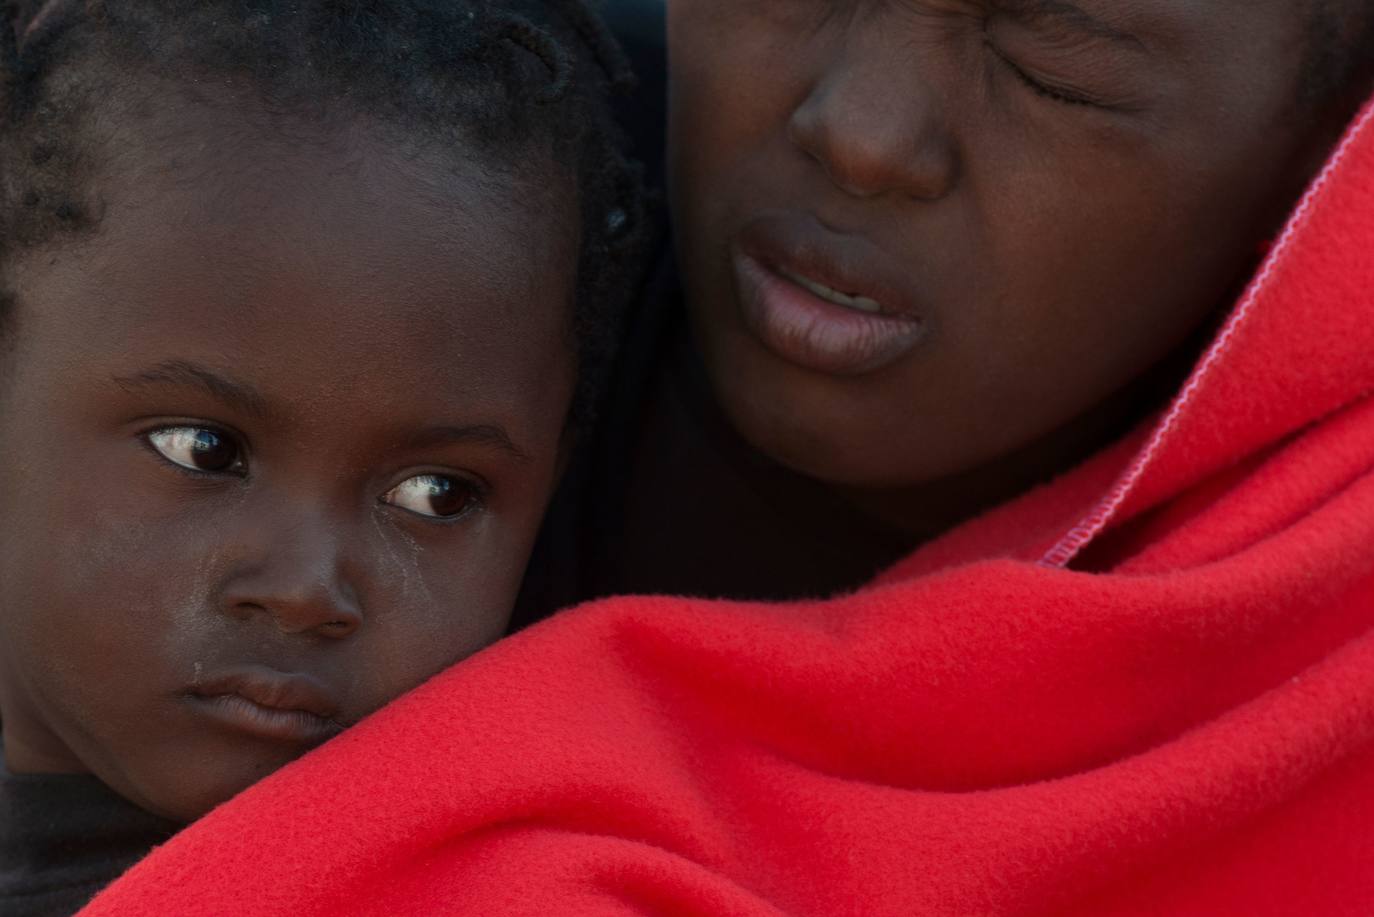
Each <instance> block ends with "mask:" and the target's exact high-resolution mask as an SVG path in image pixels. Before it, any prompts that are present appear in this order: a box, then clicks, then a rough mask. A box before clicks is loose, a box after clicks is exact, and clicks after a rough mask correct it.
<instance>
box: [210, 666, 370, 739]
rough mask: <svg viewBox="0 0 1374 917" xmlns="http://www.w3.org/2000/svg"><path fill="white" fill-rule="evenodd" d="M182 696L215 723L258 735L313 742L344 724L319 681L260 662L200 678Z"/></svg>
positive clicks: (326, 736) (337, 706)
mask: <svg viewBox="0 0 1374 917" xmlns="http://www.w3.org/2000/svg"><path fill="white" fill-rule="evenodd" d="M185 697H186V699H187V700H188V701H189V702H190V703H192V704H193V705H194V706H195V707H196V709H197V710H199V711H200V712H202V713H204V714H205V715H206V716H208V717H210V718H211V719H213V720H215V721H216V722H218V723H220V724H222V725H225V726H228V727H230V728H231V729H235V730H237V731H241V732H246V733H248V734H250V735H254V736H257V737H259V738H264V739H272V740H275V741H281V742H289V743H293V744H301V745H318V744H319V743H321V742H323V741H325V740H326V739H329V738H331V737H333V736H334V735H337V734H338V733H339V732H340V731H342V729H343V728H344V727H343V724H342V723H340V722H339V721H338V720H337V719H336V715H337V712H338V709H339V705H338V703H337V702H335V700H334V699H333V697H332V696H331V695H330V693H329V691H328V689H326V688H325V687H324V686H323V685H322V684H320V683H319V682H318V681H316V680H315V679H314V678H312V677H310V676H308V675H299V674H287V673H284V672H278V671H276V670H274V669H269V668H265V667H262V666H244V667H241V668H237V669H230V670H227V671H225V672H222V673H219V674H216V675H214V676H212V677H209V678H206V679H202V680H200V681H198V682H197V683H196V684H193V685H191V686H190V687H188V688H187V689H186V692H185Z"/></svg>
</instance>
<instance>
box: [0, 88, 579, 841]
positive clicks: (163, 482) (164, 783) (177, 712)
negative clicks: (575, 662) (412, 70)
mask: <svg viewBox="0 0 1374 917" xmlns="http://www.w3.org/2000/svg"><path fill="white" fill-rule="evenodd" d="M184 117H185V115H184V114H183V118H184ZM226 117H227V116H226V115H225V113H224V112H218V113H217V114H216V115H215V116H214V119H213V120H215V121H216V122H217V123H215V124H214V125H213V126H211V124H210V120H211V119H207V120H203V121H202V122H201V123H200V124H199V125H197V127H196V128H188V126H187V125H186V123H185V122H184V121H183V122H181V123H178V124H176V125H174V126H169V125H163V127H166V128H167V129H166V130H165V131H159V130H157V129H155V128H156V125H155V126H154V128H150V129H149V130H148V131H147V132H145V133H144V136H145V137H150V138H157V137H159V136H162V137H168V138H174V140H173V143H172V145H171V146H172V147H174V148H169V149H161V148H159V146H158V144H156V143H154V142H152V141H151V140H150V141H148V142H146V143H145V142H143V141H142V140H140V139H139V138H132V139H129V138H125V139H124V140H123V141H122V142H123V143H124V146H123V148H122V154H121V156H120V161H121V162H125V163H137V164H138V167H137V168H136V169H135V168H133V167H132V166H128V167H127V168H121V169H119V170H118V173H119V174H118V177H117V179H116V178H110V177H107V178H105V179H103V180H102V181H103V184H101V185H100V187H101V190H102V192H103V193H104V195H105V198H106V201H107V204H108V210H107V212H106V214H105V216H104V218H103V220H102V222H101V225H100V231H99V234H98V235H97V236H95V237H93V238H91V239H83V240H77V241H72V242H69V243H67V244H66V245H65V247H63V248H59V249H58V250H56V251H55V253H52V254H45V253H33V254H30V255H28V256H25V257H24V258H22V259H21V261H20V262H19V264H18V265H17V267H16V286H17V292H18V297H19V309H18V313H17V315H16V316H15V317H16V319H17V321H16V322H15V323H14V324H13V326H12V327H11V328H10V330H9V331H8V332H7V333H8V334H10V335H12V336H13V348H12V349H10V350H8V351H7V352H5V355H4V356H3V360H4V364H3V366H0V370H3V382H2V383H0V442H2V443H3V444H4V447H3V450H2V451H0V519H3V526H0V628H2V630H0V703H3V719H4V739H5V746H6V747H5V751H6V754H7V756H8V759H9V763H10V765H11V766H12V767H14V768H16V769H20V770H29V771H39V772H42V771H90V772H93V773H94V774H95V775H96V776H98V777H100V778H101V779H103V780H104V781H105V782H106V783H108V784H109V785H110V786H112V787H113V788H114V789H116V790H117V791H119V792H120V793H122V794H124V795H125V796H127V797H128V798H129V799H131V800H133V801H134V802H136V803H138V804H140V805H142V806H144V807H145V808H147V809H149V810H152V811H154V812H158V813H161V814H164V815H168V816H172V817H175V818H180V819H190V818H193V817H195V816H197V815H199V814H201V813H202V812H204V811H205V810H206V809H208V808H209V807H211V806H213V805H214V804H216V803H218V802H221V801H223V800H224V799H226V798H228V797H229V796H230V795H232V794H234V793H235V792H237V791H239V790H241V789H243V788H244V787H246V786H247V785H248V784H250V783H252V782H253V781H255V780H257V779H258V778H260V777H262V776H264V775H265V774H267V773H269V772H270V771H272V770H273V769H275V768H277V767H280V766H281V765H283V764H284V763H286V762H287V761H289V760H291V759H292V758H294V757H296V756H298V755H300V754H301V753H303V752H304V751H306V750H307V749H309V748H311V747H312V746H314V745H316V744H318V743H319V742H321V741H323V740H324V739H325V738H327V737H329V736H330V735H332V734H333V733H335V732H336V731H337V730H338V729H339V728H340V727H342V726H346V725H348V724H351V723H353V722H355V721H357V720H358V719H360V718H361V717H363V716H365V715H367V714H368V713H370V712H372V711H373V710H375V709H377V708H378V707H379V706H381V705H382V704H384V703H385V702H386V701H388V700H390V699H391V698H394V697H396V696H397V695H398V694H401V693H402V692H404V691H406V690H408V689H410V688H412V687H414V686H415V685H417V684H418V683H419V682H421V681H422V680H424V679H425V678H427V677H428V676H430V675H432V674H434V673H435V672H437V671H439V670H440V669H442V668H443V667H444V666H446V665H447V664H449V663H451V662H453V661H454V660H457V659H459V658H461V657H463V656H465V655H467V654H469V653H472V652H474V651H475V650H477V649H479V648H480V647H482V646H484V645H485V644H488V643H490V642H491V641H493V640H495V639H497V638H498V637H499V636H500V635H501V634H502V632H503V630H504V629H505V627H506V624H507V619H508V616H509V613H510V608H511V605H512V602H513V600H514V596H515V594H516V591H517V588H518V586H519V583H520V580H521V576H522V571H523V568H524V564H525V561H526V558H527V555H528V553H529V549H530V547H531V544H532V542H533V540H534V537H535V533H536V531H537V529H538V527H539V524H540V519H541V516H542V514H543V511H544V507H545V501H546V499H547V498H548V496H549V494H550V492H551V490H552V488H553V486H554V484H555V479H556V476H557V475H556V473H557V468H558V465H559V455H560V449H561V437H562V433H563V430H564V422H565V416H566V413H567V409H568V406H569V400H570V397H571V393H572V390H573V385H574V375H575V367H574V362H575V357H574V354H573V350H572V341H571V339H570V333H571V332H570V330H569V325H570V317H571V313H570V311H569V310H570V309H571V302H572V294H573V288H574V280H575V264H576V257H577V252H576V245H577V239H576V235H577V234H576V229H575V227H576V225H577V223H576V219H577V211H576V204H575V200H574V197H573V189H572V187H571V183H570V182H564V181H560V180H558V179H553V178H549V177H548V176H545V178H544V180H543V182H542V183H541V184H539V185H538V187H537V190H536V189H535V188H533V187H524V186H522V185H520V184H517V183H516V181H515V180H514V179H509V178H505V177H501V176H499V175H493V174H492V173H487V174H485V175H484V174H483V173H482V172H481V171H480V170H479V168H478V167H477V166H475V165H474V166H458V167H455V166H454V164H453V161H454V160H455V159H458V158H460V157H458V156H455V155H452V154H444V155H433V154H429V153H426V154H424V155H419V154H416V153H415V152H414V151H411V150H402V149H399V148H396V147H392V146H389V145H388V144H387V143H386V142H384V141H381V140H378V139H375V137H374V136H373V135H371V134H369V133H368V132H367V131H365V130H362V129H358V130H354V131H350V132H349V133H348V136H329V137H319V138H316V137H313V136H311V132H310V131H309V130H308V129H305V128H302V129H300V130H299V132H297V133H295V134H293V136H297V137H300V136H307V137H308V138H309V139H308V140H306V141H304V142H298V143H297V145H295V146H292V145H290V144H287V143H281V142H272V141H269V140H268V139H265V138H264V137H263V136H262V135H261V134H260V133H258V132H257V131H256V129H254V128H252V127H251V126H249V125H248V124H239V125H233V126H232V128H233V129H231V128H230V127H225V126H224V121H225V119H226ZM198 130H199V132H197V131H198ZM455 728H457V727H455Z"/></svg>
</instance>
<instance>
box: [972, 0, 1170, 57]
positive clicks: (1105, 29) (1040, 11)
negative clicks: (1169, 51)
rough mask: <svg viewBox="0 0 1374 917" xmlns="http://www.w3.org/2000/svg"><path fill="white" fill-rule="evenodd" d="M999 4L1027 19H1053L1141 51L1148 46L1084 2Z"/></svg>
mask: <svg viewBox="0 0 1374 917" xmlns="http://www.w3.org/2000/svg"><path fill="white" fill-rule="evenodd" d="M997 7H998V9H1000V10H1001V11H1002V12H1004V13H1006V14H1007V15H1009V16H1014V17H1016V18H1018V19H1022V20H1025V21H1026V22H1028V23H1032V24H1036V23H1039V24H1046V23H1051V22H1052V23H1054V24H1055V25H1058V26H1062V27H1066V28H1070V29H1074V30H1077V31H1079V32H1083V33H1084V34H1086V35H1091V36H1092V37H1094V38H1104V39H1106V40H1108V41H1112V42H1116V43H1118V44H1124V45H1129V46H1131V47H1133V48H1135V49H1136V50H1139V51H1143V50H1145V45H1144V44H1143V43H1142V42H1141V40H1140V39H1139V38H1137V37H1136V36H1134V35H1132V34H1131V33H1129V32H1123V31H1121V30H1120V29H1117V28H1114V27H1113V26H1110V25H1108V24H1107V23H1105V22H1103V21H1102V20H1101V19H1098V18H1097V17H1096V16H1093V15H1092V14H1091V13H1089V12H1088V11H1087V10H1085V9H1083V8H1082V7H1081V6H1078V5H1077V4H1075V3H1069V2H1068V0H999V2H998V4H997Z"/></svg>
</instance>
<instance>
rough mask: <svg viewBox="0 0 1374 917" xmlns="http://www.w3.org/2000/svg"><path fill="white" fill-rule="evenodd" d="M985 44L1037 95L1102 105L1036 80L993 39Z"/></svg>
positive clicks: (1065, 102)
mask: <svg viewBox="0 0 1374 917" xmlns="http://www.w3.org/2000/svg"><path fill="white" fill-rule="evenodd" d="M983 44H984V45H985V46H986V47H987V49H988V51H990V52H991V53H992V55H993V56H994V57H996V58H997V59H998V60H999V61H1001V63H1002V65H1003V66H1004V67H1006V68H1007V69H1008V70H1010V71H1011V72H1012V74H1013V75H1014V76H1015V77H1016V78H1017V79H1018V80H1020V81H1021V83H1022V84H1023V85H1024V86H1026V87H1027V88H1028V89H1030V90H1031V92H1034V93H1035V94H1036V95H1038V96H1042V97H1043V98H1046V99H1049V100H1051V101H1054V102H1058V103H1060V104H1061V105H1073V106H1075V107H1078V108H1098V107H1100V106H1099V105H1098V104H1097V103H1096V102H1094V101H1093V100H1092V99H1087V98H1083V97H1082V96H1075V95H1070V94H1069V93H1066V92H1063V91H1061V90H1058V89H1054V88H1051V87H1049V86H1046V85H1045V84H1044V83H1041V82H1040V81H1039V80H1036V79H1035V78H1034V77H1032V76H1031V75H1030V74H1029V73H1027V72H1026V71H1025V70H1022V69H1021V68H1020V67H1019V66H1017V65H1016V62H1015V61H1013V60H1012V59H1011V58H1009V57H1007V56H1006V55H1005V54H1003V53H1002V52H1001V51H999V50H998V49H997V46H996V45H994V44H993V43H992V41H991V40H985V41H984V42H983Z"/></svg>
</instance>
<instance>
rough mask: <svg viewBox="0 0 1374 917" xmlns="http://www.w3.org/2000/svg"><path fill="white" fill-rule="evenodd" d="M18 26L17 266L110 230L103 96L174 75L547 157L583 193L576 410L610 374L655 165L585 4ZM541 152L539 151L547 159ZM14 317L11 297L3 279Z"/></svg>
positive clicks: (254, 5)
mask: <svg viewBox="0 0 1374 917" xmlns="http://www.w3.org/2000/svg"><path fill="white" fill-rule="evenodd" d="M4 14H5V21H4V22H0V74H3V83H2V84H0V88H2V89H3V98H2V99H0V272H3V271H4V269H5V268H6V267H7V266H8V265H9V264H11V263H12V262H13V260H14V258H15V255H16V254H17V253H19V252H21V251H22V250H24V249H28V248H32V247H35V246H39V245H46V244H49V243H52V242H54V241H57V240H59V238H60V237H61V236H64V235H73V234H79V233H83V232H89V231H91V230H92V229H94V228H95V227H97V226H98V224H99V221H100V216H101V210H102V205H101V197H100V194H99V191H98V189H97V188H96V187H94V184H95V182H94V177H95V175H96V169H97V167H98V165H99V157H100V156H101V155H102V154H103V155H105V156H109V155H110V153H111V151H109V150H102V149H101V144H100V142H99V140H98V139H97V131H96V129H95V124H96V121H97V118H98V117H99V116H102V115H103V116H104V117H105V118H111V117H113V118H118V117H119V116H120V112H118V111H115V112H103V111H101V106H102V104H109V103H110V102H111V101H112V100H114V99H119V100H120V102H121V103H123V104H126V105H127V104H129V102H130V100H131V99H136V98H138V95H137V89H135V93H134V94H133V95H130V94H125V95H124V96H123V97H121V96H119V95H117V93H118V91H119V89H120V87H121V85H128V84H130V83H134V82H137V81H139V80H149V79H152V80H156V79H169V80H171V81H173V82H179V83H182V84H184V85H185V87H186V88H187V90H188V91H196V92H198V93H199V94H200V95H201V96H207V95H208V96H213V93H212V92H207V91H206V88H205V87H207V86H219V87H224V89H227V91H228V92H230V93H233V94H238V95H240V96H247V97H250V98H252V99H253V100H255V101H256V102H257V103H258V104H260V105H263V106H265V108H266V110H267V111H269V112H274V113H275V112H284V113H286V114H288V115H291V116H294V117H303V118H306V119H311V120H317V121H328V120H330V119H334V118H340V117H342V118H347V117H350V116H356V115H359V114H362V115H365V116H368V117H370V118H372V119H375V121H376V122H377V123H378V124H379V125H381V126H382V127H383V128H384V129H388V130H395V131H396V132H397V134H398V137H399V138H401V139H409V138H417V139H422V140H426V141H431V142H434V143H437V144H439V145H441V146H447V147H453V148H455V149H456V150H457V153H456V155H459V156H468V157H474V156H475V157H477V158H478V159H479V162H480V165H481V167H482V168H483V169H485V170H487V171H489V172H492V173H498V174H499V173H510V174H518V173H519V172H520V164H521V163H522V162H525V161H528V160H529V159H530V158H531V157H530V156H529V155H528V154H530V153H534V152H546V153H547V156H548V158H549V160H550V161H554V162H558V163H560V164H563V165H565V166H566V167H567V169H568V171H569V173H571V175H572V177H574V178H575V180H576V182H577V190H578V194H579V198H580V201H581V209H582V215H581V216H582V219H581V222H582V226H581V254H580V262H579V270H578V290H577V306H576V315H575V319H574V330H575V333H576V337H577V347H578V357H579V395H578V398H577V399H576V402H575V405H574V416H575V418H578V419H582V418H583V417H584V415H585V413H586V412H587V410H588V409H589V406H590V404H591V403H592V400H593V397H592V396H593V393H594V391H595V389H596V387H597V384H598V382H599V381H600V379H601V378H602V376H603V374H604V369H605V366H606V364H607V363H608V361H609V355H610V352H611V350H612V349H613V348H612V345H613V343H614V336H615V328H616V327H617V325H618V321H617V318H618V312H619V308H620V306H622V305H623V304H624V302H625V301H626V299H627V297H628V296H629V294H630V292H631V290H630V289H629V287H630V286H631V281H632V279H634V278H633V276H632V274H633V272H634V271H636V270H637V265H638V264H639V261H640V258H639V255H640V254H641V249H642V244H641V243H642V240H643V237H644V235H645V229H644V222H645V220H644V204H643V198H642V194H641V190H640V182H639V175H638V170H637V168H636V167H635V166H633V165H632V164H631V163H629V162H628V161H627V160H626V158H625V157H624V155H623V154H622V151H621V144H620V139H621V138H620V135H619V131H618V130H617V128H616V127H615V125H614V122H613V120H612V117H611V114H610V107H609V101H608V99H607V95H608V93H607V91H606V90H607V89H608V88H623V87H625V86H626V85H628V84H629V83H630V82H631V81H632V77H631V76H630V74H629V72H628V68H627V64H626V62H625V59H624V57H623V55H622V53H621V51H620V49H619V47H618V46H617V44H616V42H615V40H614V39H613V38H612V37H611V36H610V35H609V33H608V32H607V31H606V29H605V27H604V26H603V25H602V24H601V22H600V21H599V19H597V17H596V16H595V15H594V14H592V13H591V12H590V11H589V10H588V9H587V7H586V6H585V5H584V3H583V2H582V0H545V2H537V0H66V2H63V0H48V2H46V3H23V2H19V3H13V2H11V3H8V4H5V5H4ZM535 161H539V160H538V159H536V160H535ZM0 292H2V293H3V296H2V297H0V324H2V323H3V321H4V319H5V314H4V313H5V312H7V311H9V310H8V308H7V307H9V306H11V305H12V303H11V299H12V296H11V295H10V294H9V284H8V282H6V279H5V278H4V275H3V273H0Z"/></svg>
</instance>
